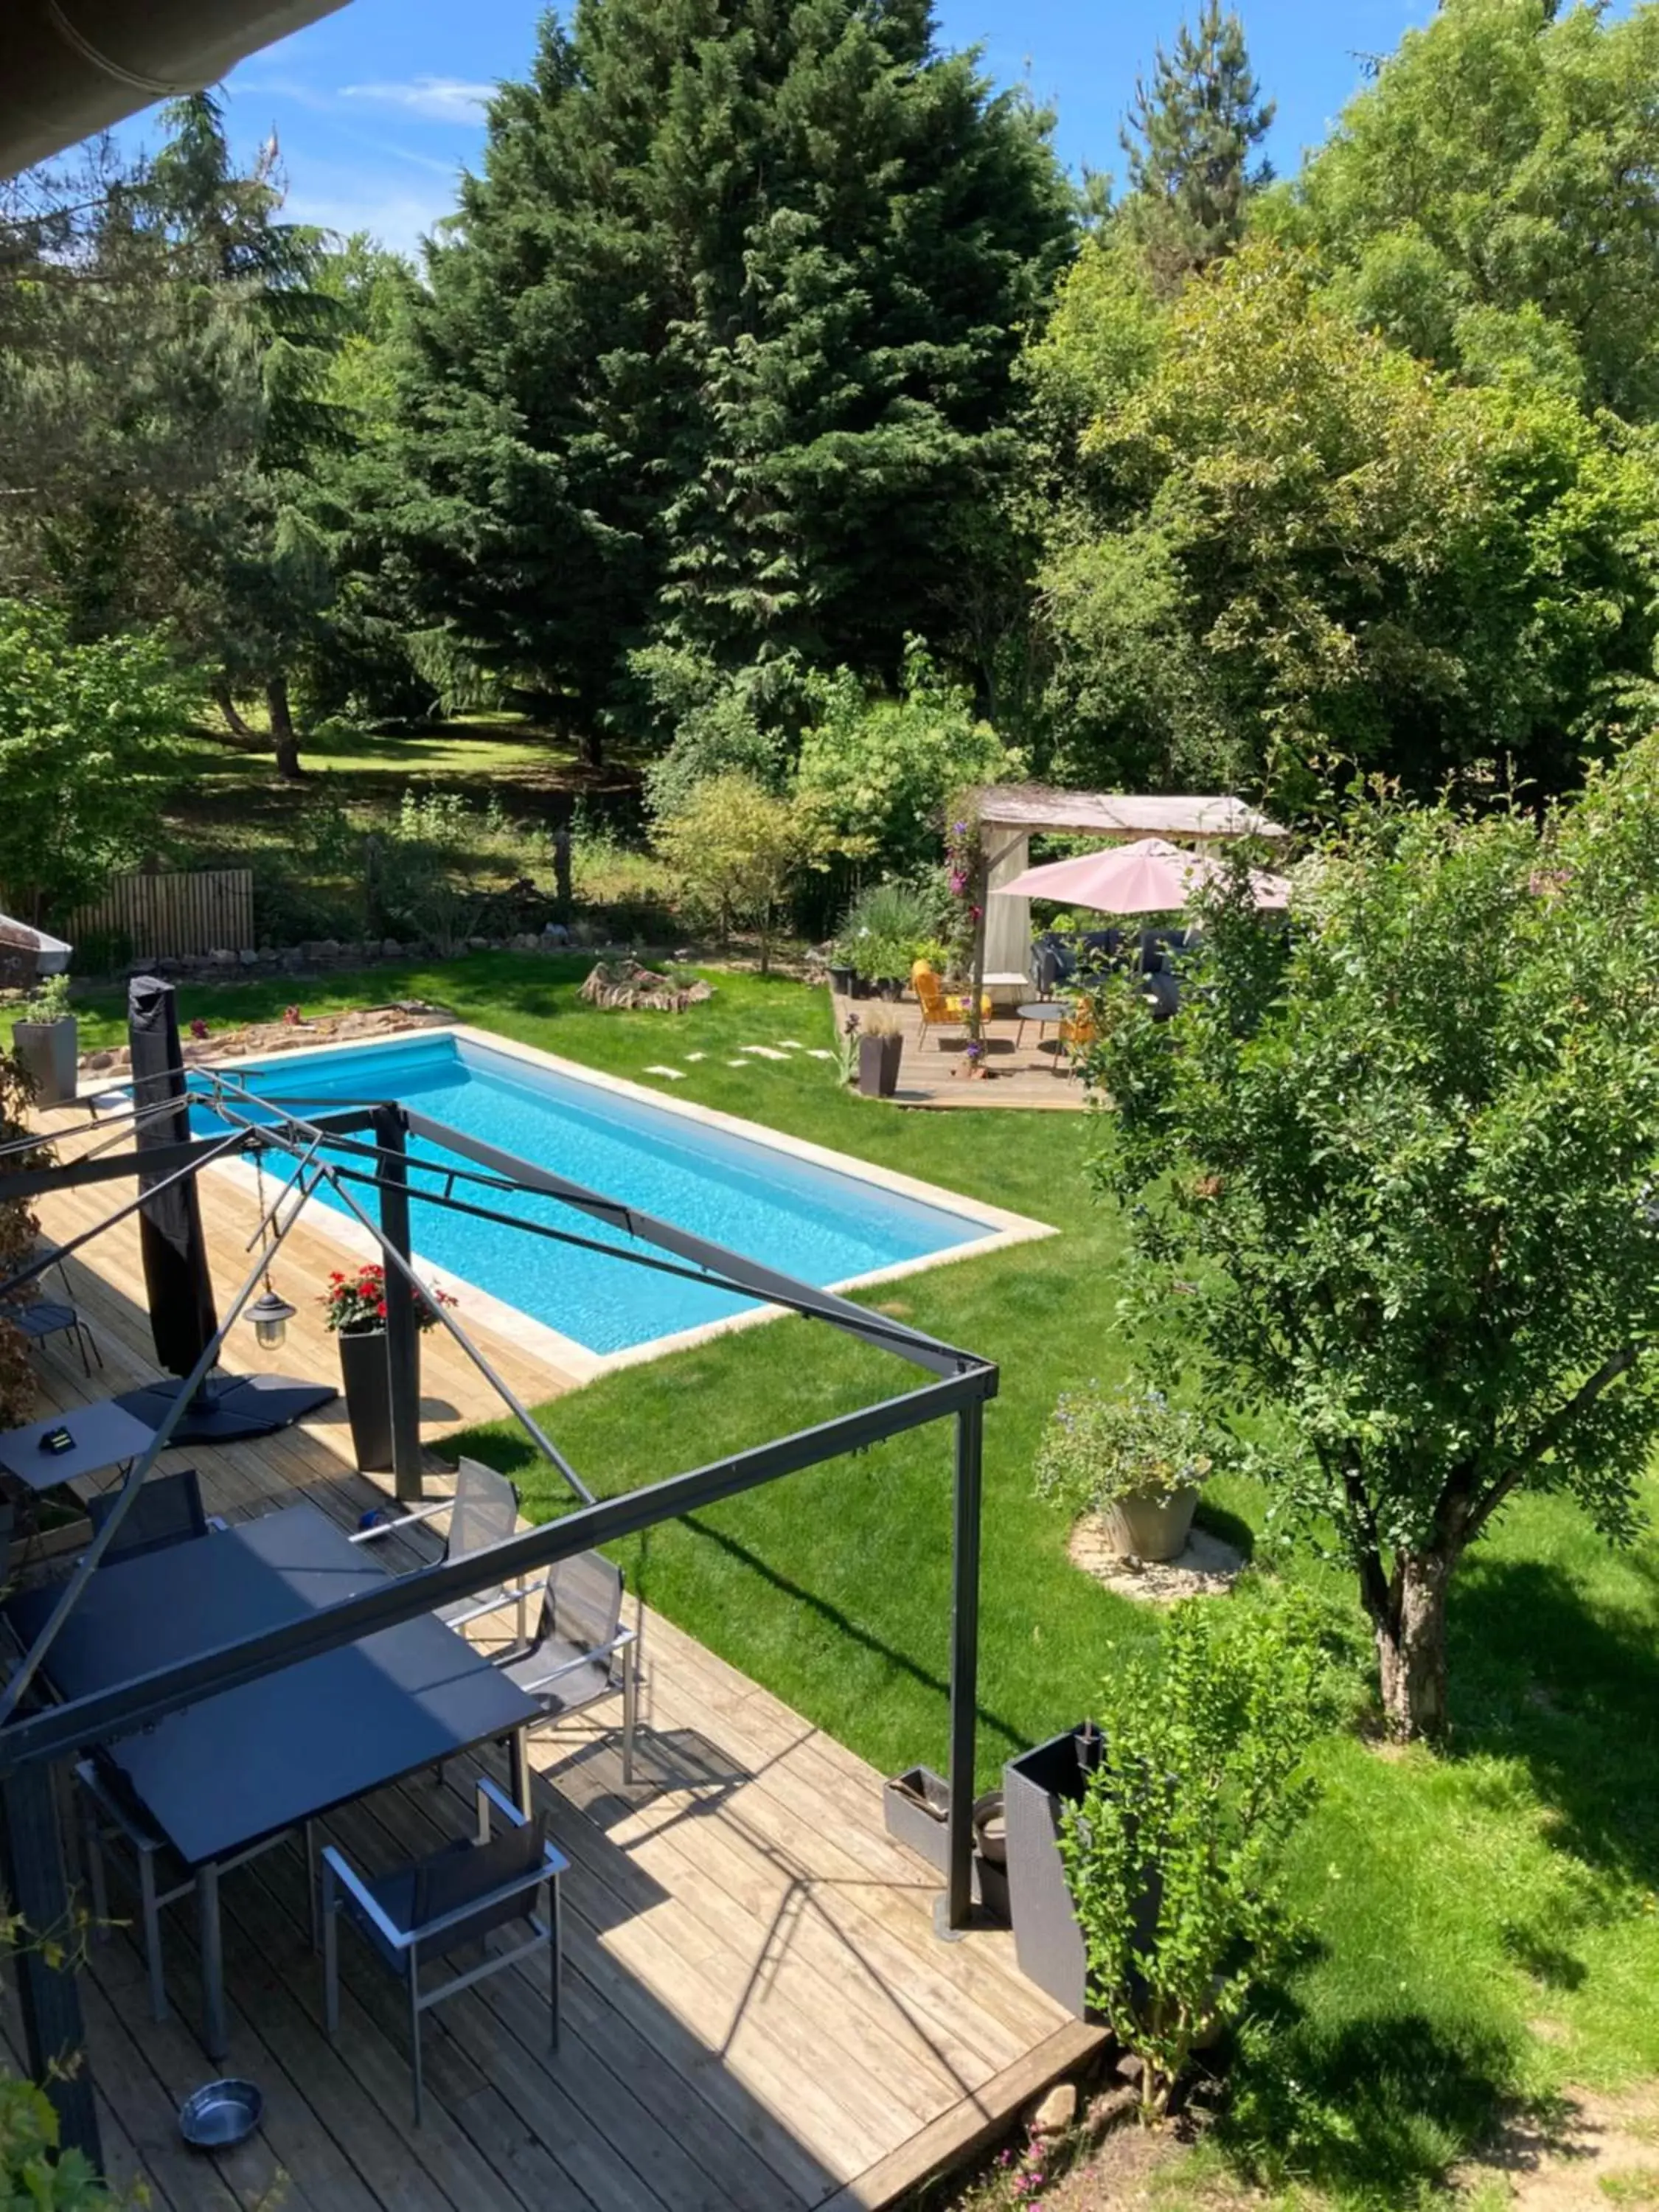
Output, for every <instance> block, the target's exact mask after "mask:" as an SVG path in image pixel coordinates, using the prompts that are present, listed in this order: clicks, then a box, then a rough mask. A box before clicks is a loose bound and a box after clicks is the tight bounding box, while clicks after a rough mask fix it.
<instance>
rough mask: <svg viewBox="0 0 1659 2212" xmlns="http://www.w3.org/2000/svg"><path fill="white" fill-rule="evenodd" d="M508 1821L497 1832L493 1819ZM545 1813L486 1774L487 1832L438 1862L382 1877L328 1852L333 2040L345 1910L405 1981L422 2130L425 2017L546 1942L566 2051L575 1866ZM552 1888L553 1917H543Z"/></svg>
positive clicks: (425, 1861)
mask: <svg viewBox="0 0 1659 2212" xmlns="http://www.w3.org/2000/svg"><path fill="white" fill-rule="evenodd" d="M492 1812H495V1813H499V1814H501V1816H502V1818H503V1819H504V1820H506V1821H507V1829H506V1832H505V1833H503V1834H501V1835H495V1833H493V1832H492V1823H491V1819H490V1815H491V1814H492ZM546 1819H547V1816H546V1814H537V1815H536V1816H535V1817H534V1818H533V1819H532V1818H531V1817H530V1816H529V1815H527V1814H523V1813H521V1812H520V1810H519V1808H518V1807H517V1806H516V1805H514V1804H513V1802H512V1800H511V1799H510V1798H508V1797H507V1796H504V1795H503V1793H502V1792H501V1790H498V1789H496V1787H495V1784H494V1783H493V1782H489V1781H488V1780H485V1779H484V1778H482V1777H481V1778H479V1782H478V1833H477V1839H476V1841H475V1840H474V1839H472V1838H467V1837H463V1838H459V1839H458V1840H457V1841H456V1842H454V1843H453V1844H446V1845H445V1846H444V1847H443V1849H442V1850H438V1851H434V1852H433V1853H431V1854H430V1856H429V1857H426V1858H422V1859H416V1860H415V1861H413V1862H412V1863H409V1864H406V1865H404V1866H401V1867H398V1868H395V1869H393V1870H392V1872H391V1873H390V1874H385V1875H377V1876H375V1877H374V1879H372V1880H371V1879H369V1878H368V1877H367V1876H365V1875H360V1874H359V1873H357V1871H356V1869H355V1868H353V1867H352V1866H351V1865H349V1863H348V1862H347V1861H346V1860H345V1859H344V1858H343V1857H342V1856H341V1854H340V1852H339V1851H337V1850H336V1849H335V1848H334V1846H333V1845H332V1844H326V1845H325V1847H324V1850H323V2007H324V2019H325V2022H326V2025H327V2028H328V2033H329V2037H330V2039H331V2040H332V2039H333V2038H334V2037H335V2036H336V2035H337V2034H338V2033H339V2027H340V1939H339V1920H340V1915H341V1914H342V1912H343V1913H344V1914H345V1915H346V1917H348V1918H349V1920H350V1922H351V1923H352V1925H353V1926H354V1927H355V1928H356V1929H357V1931H358V1933H359V1934H360V1935H361V1936H362V1937H363V1939H364V1940H365V1942H367V1943H368V1947H369V1948H370V1949H371V1950H372V1951H373V1952H374V1954H375V1956H376V1957H377V1958H378V1959H379V1960H380V1963H381V1964H382V1965H383V1966H386V1968H387V1969H388V1970H389V1971H390V1972H392V1973H393V1974H395V1975H396V1976H397V1978H398V1980H399V1981H401V1982H402V1983H403V1984H404V1991H405V1993H406V1995H407V1996H408V1999H409V2041H410V2069H411V2071H412V2073H413V2075H414V2081H415V2124H416V2127H419V2126H420V2124H421V2015H422V2013H424V2012H428V2011H429V2010H430V2009H431V2008H432V2007H433V2006H434V2005H435V2004H441V2002H443V2000H444V1998H446V1997H448V1996H454V1995H455V1993H456V1991H457V1990H465V1989H470V1988H471V1985H472V1984H473V1983H475V1982H481V1981H483V1980H484V1979H485V1978H487V1977H488V1976H489V1975H491V1974H499V1973H501V1972H503V1971H504V1970H505V1969H506V1968H507V1967H508V1966H516V1965H517V1964H518V1962H519V1961H520V1960H521V1959H524V1958H527V1957H528V1956H529V1954H531V1953H532V1951H536V1950H539V1949H541V1948H542V1947H543V1946H544V1945H545V1947H546V1948H547V1949H548V1950H549V1952H550V1954H551V1966H550V1976H549V1979H550V2015H551V2020H552V2028H553V2048H554V2049H555V2050H557V2049H558V2047H559V1979H560V1953H561V1949H562V1941H561V1930H560V1925H559V1877H560V1875H562V1873H563V1872H564V1870H565V1869H566V1867H567V1866H568V1864H569V1861H568V1859H567V1858H566V1857H564V1855H563V1853H562V1851H559V1850H556V1849H555V1847H554V1846H553V1845H552V1844H550V1843H549V1842H548V1840H547V1835H546ZM544 1886H545V1887H546V1889H547V1893H548V1909H547V1916H546V1917H545V1919H544V1918H542V1917H540V1916H539V1915H538V1913H537V1911H536V1910H535V1906H536V1900H537V1897H538V1893H539V1892H540V1891H541V1889H542V1888H543V1887H544ZM520 1920H524V1921H528V1923H530V1928H531V1930H532V1932H531V1934H530V1936H528V1937H527V1938H526V1940H525V1942H522V1943H518V1944H515V1945H514V1946H513V1948H512V1949H510V1950H505V1951H492V1952H489V1953H487V1954H485V1956H484V1957H483V1960H481V1961H480V1962H479V1963H478V1964H477V1966H471V1967H469V1968H468V1969H466V1971H465V1972H462V1973H459V1974H455V1975H453V1976H452V1977H451V1978H450V1979H449V1980H447V1981H445V1982H441V1983H440V1984H438V1985H437V1987H436V1988H432V1987H429V1986H428V1987H427V1988H422V1985H421V1968H422V1965H423V1964H425V1963H427V1962H428V1961H429V1960H434V1959H445V1958H447V1957H448V1956H449V1955H450V1954H451V1953H452V1952H454V1951H457V1950H459V1948H461V1946H462V1945H463V1944H466V1943H481V1942H483V1939H484V1938H485V1937H486V1936H490V1935H493V1934H494V1933H495V1930H496V1929H498V1928H506V1927H510V1926H511V1925H512V1923H513V1922H514V1921H520Z"/></svg>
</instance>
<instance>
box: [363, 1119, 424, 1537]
mask: <svg viewBox="0 0 1659 2212" xmlns="http://www.w3.org/2000/svg"><path fill="white" fill-rule="evenodd" d="M374 1141H375V1143H376V1145H377V1146H379V1147H380V1152H381V1158H380V1233H381V1235H382V1236H383V1237H385V1238H386V1243H388V1244H389V1245H390V1246H391V1247H392V1250H393V1251H394V1252H396V1253H397V1254H398V1256H399V1257H400V1258H401V1259H402V1260H404V1261H405V1262H407V1261H409V1260H410V1258H411V1257H412V1246H411V1243H410V1227H409V1160H408V1145H407V1142H406V1140H405V1138H404V1117H403V1115H402V1113H401V1112H400V1111H399V1109H398V1108H397V1107H395V1106H378V1107H376V1109H374ZM402 1291H403V1285H402V1284H401V1283H399V1282H398V1281H396V1280H394V1279H393V1274H392V1273H388V1274H387V1276H386V1366H387V1369H388V1370H389V1373H390V1378H391V1391H392V1494H393V1495H394V1496H395V1497H396V1498H397V1499H398V1503H399V1504H403V1505H416V1504H419V1503H420V1501H421V1498H422V1496H423V1494H424V1492H423V1487H422V1467H421V1334H420V1323H419V1322H418V1321H417V1319H416V1313H415V1301H414V1299H413V1298H412V1297H405V1296H404V1295H402V1294H401V1293H402Z"/></svg>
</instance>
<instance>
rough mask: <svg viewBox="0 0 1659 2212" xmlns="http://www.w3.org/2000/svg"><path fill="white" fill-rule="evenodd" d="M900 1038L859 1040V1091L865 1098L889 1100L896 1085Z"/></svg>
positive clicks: (863, 1038)
mask: <svg viewBox="0 0 1659 2212" xmlns="http://www.w3.org/2000/svg"><path fill="white" fill-rule="evenodd" d="M903 1051H904V1039H903V1038H902V1036H861V1037H860V1039H859V1089H860V1091H861V1092H862V1093H863V1094H864V1096H865V1097H866V1098H890V1097H892V1095H893V1092H894V1090H895V1088H896V1085H897V1083H898V1073H899V1060H900V1058H901V1056H902V1054H903Z"/></svg>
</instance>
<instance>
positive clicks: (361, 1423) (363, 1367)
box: [338, 1328, 392, 1474]
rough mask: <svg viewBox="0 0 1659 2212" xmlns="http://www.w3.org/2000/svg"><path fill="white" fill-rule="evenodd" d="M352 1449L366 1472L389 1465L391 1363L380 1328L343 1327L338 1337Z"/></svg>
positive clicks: (381, 1469) (382, 1468)
mask: <svg viewBox="0 0 1659 2212" xmlns="http://www.w3.org/2000/svg"><path fill="white" fill-rule="evenodd" d="M338 1342H339V1346H340V1374H341V1377H342V1379H343V1382H344V1383H345V1401H346V1415H347V1418H348V1419H349V1421H350V1423H351V1449H352V1452H353V1454H354V1455H355V1456H356V1462H357V1464H358V1466H359V1467H360V1468H362V1470H363V1472H364V1473H365V1474H371V1473H373V1474H380V1473H384V1472H386V1470H387V1469H389V1468H391V1465H392V1366H391V1362H390V1361H389V1360H388V1359H387V1358H386V1331H385V1330H384V1329H383V1328H366V1329H343V1330H342V1331H341V1332H340V1334H339V1338H338Z"/></svg>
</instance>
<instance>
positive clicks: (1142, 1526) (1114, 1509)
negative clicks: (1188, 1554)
mask: <svg viewBox="0 0 1659 2212" xmlns="http://www.w3.org/2000/svg"><path fill="white" fill-rule="evenodd" d="M1197 1505H1198V1485H1197V1484H1196V1483H1195V1482H1188V1483H1185V1484H1183V1485H1182V1487H1181V1488H1180V1489H1179V1490H1177V1491H1176V1492H1174V1494H1173V1495H1172V1496H1170V1498H1119V1499H1118V1501H1117V1503H1116V1504H1115V1505H1109V1506H1108V1507H1107V1508H1106V1510H1105V1511H1104V1513H1103V1514H1102V1516H1101V1518H1102V1520H1103V1522H1105V1525H1106V1534H1107V1535H1108V1537H1109V1539H1110V1540H1111V1542H1112V1544H1113V1546H1114V1547H1115V1549H1116V1550H1117V1552H1118V1553H1120V1554H1121V1556H1122V1557H1123V1558H1124V1559H1152V1560H1158V1559H1179V1557H1180V1556H1181V1554H1182V1552H1184V1551H1185V1550H1186V1548H1187V1539H1188V1536H1189V1535H1190V1534H1192V1527H1193V1514H1194V1511H1195V1510H1196V1509H1197Z"/></svg>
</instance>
